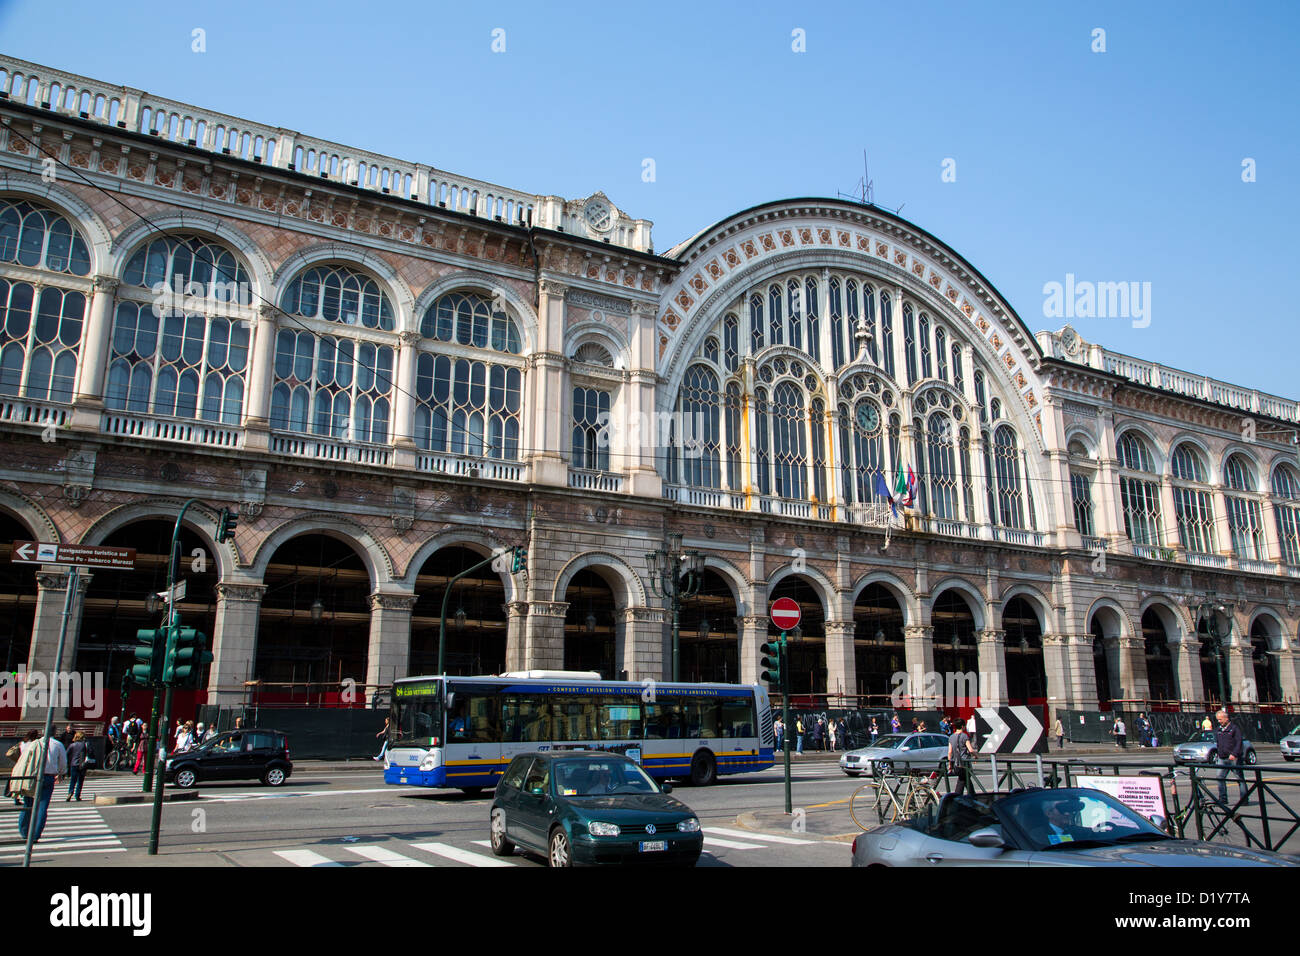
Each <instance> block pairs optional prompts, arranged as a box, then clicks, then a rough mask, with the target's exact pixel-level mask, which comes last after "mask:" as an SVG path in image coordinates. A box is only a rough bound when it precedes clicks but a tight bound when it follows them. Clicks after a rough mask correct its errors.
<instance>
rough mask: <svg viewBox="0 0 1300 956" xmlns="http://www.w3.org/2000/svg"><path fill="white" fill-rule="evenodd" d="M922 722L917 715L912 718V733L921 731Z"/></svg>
mask: <svg viewBox="0 0 1300 956" xmlns="http://www.w3.org/2000/svg"><path fill="white" fill-rule="evenodd" d="M920 723H921V722H920V721H919V720H917V719H916V718H915V717H913V718H912V733H914V734H919V733H920V732H921V726H920Z"/></svg>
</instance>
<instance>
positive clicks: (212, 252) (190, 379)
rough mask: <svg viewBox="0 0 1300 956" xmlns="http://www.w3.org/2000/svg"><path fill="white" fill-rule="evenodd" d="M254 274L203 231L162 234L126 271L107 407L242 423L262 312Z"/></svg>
mask: <svg viewBox="0 0 1300 956" xmlns="http://www.w3.org/2000/svg"><path fill="white" fill-rule="evenodd" d="M252 303H253V295H252V290H251V286H250V283H249V278H248V272H247V271H246V270H245V269H244V266H243V264H242V263H241V262H239V260H238V259H236V257H235V254H234V253H233V252H231V251H230V250H229V249H227V248H226V247H224V246H221V245H218V244H216V243H213V242H211V241H209V240H207V239H204V238H202V237H201V236H193V235H177V236H160V237H158V238H156V239H153V240H151V241H150V242H148V243H147V244H145V245H143V246H141V247H140V248H139V249H137V250H136V252H135V254H134V255H133V256H132V257H131V258H130V260H129V261H128V262H127V264H126V268H125V269H124V270H123V272H122V285H121V287H120V288H119V290H118V303H117V308H116V310H115V313H114V320H113V338H112V349H111V354H110V357H109V368H108V386H107V389H106V390H105V393H104V403H105V404H106V405H107V406H108V407H109V408H116V409H123V410H125V411H128V412H136V413H139V414H145V413H147V414H153V415H165V416H167V417H171V418H201V419H203V420H205V421H211V422H222V423H223V424H227V425H238V424H239V423H240V421H241V420H242V416H243V411H244V388H245V385H244V376H245V374H246V372H247V369H248V362H249V350H250V348H251V329H252V328H253V325H254V321H255V315H254V313H253V311H252Z"/></svg>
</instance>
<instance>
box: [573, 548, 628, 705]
mask: <svg viewBox="0 0 1300 956" xmlns="http://www.w3.org/2000/svg"><path fill="white" fill-rule="evenodd" d="M564 600H566V601H568V602H569V610H568V611H567V612H566V613H565V615H564V669H565V670H566V671H598V672H599V673H600V676H601V677H603V678H604V679H605V680H616V679H617V678H618V677H619V671H618V669H617V656H616V650H617V640H616V638H615V628H616V625H617V621H616V614H617V610H618V608H617V604H616V602H615V600H614V589H613V588H612V587H611V586H610V585H609V583H608V582H606V580H605V579H604V578H603V577H601V576H600V574H598V573H597V572H596V570H595V569H593V568H583V569H582V570H581V571H579V572H578V573H577V574H575V575H574V576H573V577H572V578H571V579H570V581H569V585H568V587H567V588H565V591H564Z"/></svg>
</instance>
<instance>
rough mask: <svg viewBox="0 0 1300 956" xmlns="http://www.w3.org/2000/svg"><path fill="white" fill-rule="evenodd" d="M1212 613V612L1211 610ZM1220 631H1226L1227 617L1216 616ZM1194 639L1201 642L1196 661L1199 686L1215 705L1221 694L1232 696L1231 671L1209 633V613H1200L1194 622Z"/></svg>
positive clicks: (1220, 701)
mask: <svg viewBox="0 0 1300 956" xmlns="http://www.w3.org/2000/svg"><path fill="white" fill-rule="evenodd" d="M1211 613H1214V612H1211ZM1218 624H1219V628H1220V633H1221V634H1225V633H1226V632H1227V618H1226V617H1225V616H1224V615H1222V614H1220V615H1219V616H1218ZM1196 639H1197V640H1198V641H1200V642H1201V647H1200V651H1199V653H1198V662H1199V664H1200V666H1201V686H1202V687H1203V688H1204V694H1205V700H1206V701H1207V702H1208V703H1210V704H1211V705H1213V706H1214V707H1217V706H1218V705H1220V704H1222V703H1223V695H1224V694H1227V695H1228V696H1229V697H1231V696H1232V688H1231V680H1230V674H1231V671H1229V669H1228V662H1227V661H1226V660H1224V659H1223V650H1222V649H1221V648H1220V647H1219V644H1218V642H1217V641H1216V639H1215V638H1214V636H1213V635H1212V634H1211V633H1210V618H1209V615H1208V614H1207V615H1202V616H1201V618H1200V619H1199V620H1198V621H1197V622H1196Z"/></svg>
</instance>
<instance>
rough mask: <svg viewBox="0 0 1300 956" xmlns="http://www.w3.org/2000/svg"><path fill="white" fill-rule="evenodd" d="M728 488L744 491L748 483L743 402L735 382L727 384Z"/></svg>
mask: <svg viewBox="0 0 1300 956" xmlns="http://www.w3.org/2000/svg"><path fill="white" fill-rule="evenodd" d="M726 405H727V419H726V421H727V487H728V488H730V489H731V490H732V491H743V490H744V488H745V485H746V484H748V482H747V481H746V480H745V478H744V477H743V476H742V473H741V470H740V466H741V460H742V459H741V456H740V438H741V431H742V430H741V426H740V416H741V411H742V400H741V397H740V386H739V385H737V384H736V383H735V382H729V383H728V384H727V398H726Z"/></svg>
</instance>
